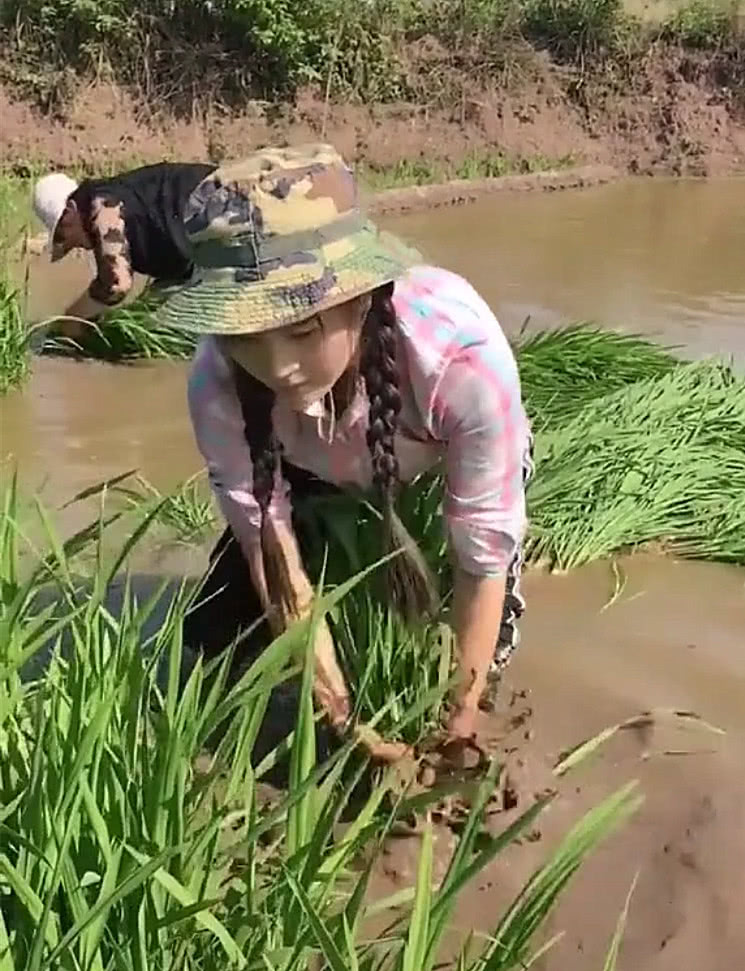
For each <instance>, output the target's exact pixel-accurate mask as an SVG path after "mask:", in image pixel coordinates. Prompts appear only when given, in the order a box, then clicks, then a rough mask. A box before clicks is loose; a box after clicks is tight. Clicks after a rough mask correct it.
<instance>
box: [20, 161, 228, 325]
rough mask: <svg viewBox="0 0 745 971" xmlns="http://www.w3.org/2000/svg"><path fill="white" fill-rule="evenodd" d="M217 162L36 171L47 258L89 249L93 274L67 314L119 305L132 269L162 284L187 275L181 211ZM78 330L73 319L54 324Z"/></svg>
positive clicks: (91, 314) (88, 314)
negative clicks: (115, 170)
mask: <svg viewBox="0 0 745 971" xmlns="http://www.w3.org/2000/svg"><path fill="white" fill-rule="evenodd" d="M214 169H215V166H214V165H210V164H205V163H181V162H161V163H159V164H157V165H146V166H144V167H142V168H137V169H132V170H131V171H129V172H123V173H121V174H119V175H114V176H112V177H111V178H108V179H85V180H84V181H83V182H81V183H80V184H78V183H76V182H75V181H74V180H73V179H71V178H69V176H67V175H65V174H64V173H62V172H55V173H52V174H50V175H46V176H44V177H43V178H41V179H40V180H39V181H38V182H37V184H36V186H35V189H34V203H33V204H34V211H35V212H36V215H37V216H38V217H39V219H40V220H41V221H42V222H43V224H44V225H45V227H46V228H47V230H48V231H49V248H50V250H51V259H52V261H53V262H55V261H57V260H60V259H62V258H63V257H64V256H66V255H67V254H68V253H69V252H70V251H71V250H73V249H78V248H79V249H82V250H89V251H91V252H92V254H93V257H94V260H95V267H96V276H95V278H94V279H93V281H92V282H91V284H90V286H89V287H88V289H87V291H86V292H85V293H84V294H81V296H80V297H79V298H78V299H77V300H75V302H74V303H73V304H72V305H71V306H70V307H68V308H67V310H66V311H65V315H64V316H66V317H71V318H73V317H74V318H83V319H84V320H93V319H95V318H96V317H98V316H99V315H100V314H101V313H103V312H104V311H105V310H107V309H109V308H110V307H113V306H116V305H117V304H119V303H120V302H121V301H122V300H124V298H125V297H126V296H127V294H128V293H129V292H130V290H131V289H132V284H133V282H134V275H135V273H139V274H142V275H143V276H147V277H150V278H151V279H152V280H153V281H154V282H155V283H156V285H158V286H160V287H165V286H169V285H175V284H179V283H183V282H184V281H185V280H187V279H188V278H189V276H190V275H191V271H192V263H191V259H190V257H189V252H188V246H187V241H186V236H185V234H184V229H183V225H182V220H181V212H182V209H183V206H184V204H185V203H186V200H187V199H188V197H189V195H190V194H191V192H192V190H193V189H195V188H196V187H197V185H199V183H200V182H201V181H202V180H203V179H204V178H206V177H207V176H208V175H209V174H210V173H211V172H212V171H214ZM60 329H61V330H62V331H63V333H65V334H66V335H67V336H68V337H75V336H79V333H80V329H81V325H80V324H79V323H78V324H76V323H75V322H74V321H69V322H68V323H67V324H63V325H62V327H61V328H60Z"/></svg>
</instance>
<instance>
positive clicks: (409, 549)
mask: <svg viewBox="0 0 745 971" xmlns="http://www.w3.org/2000/svg"><path fill="white" fill-rule="evenodd" d="M392 298H393V284H392V283H388V284H386V285H385V286H382V287H379V288H378V289H377V290H376V291H375V292H374V293H373V295H372V302H371V304H370V309H369V311H368V313H367V317H366V318H365V323H364V325H363V329H362V338H363V343H362V354H361V357H360V372H361V374H362V378H363V380H364V382H365V389H366V391H367V397H368V399H369V402H370V412H369V421H368V428H367V447H368V449H369V451H370V458H371V460H372V472H373V485H374V486H375V489H376V491H377V493H378V496H379V499H380V502H381V505H382V510H383V523H384V533H383V535H384V546H383V550H384V552H386V553H392V552H394V551H401V552H400V553H399V555H398V556H395V557H393V559H391V560H389V562H388V583H389V587H390V594H391V598H392V601H393V604H394V605H395V607H396V608H397V609H398V611H399V612H400V613H401V614H402V616H403V617H404V618H405V619H407V620H410V621H412V620H416V619H421V618H422V617H423V616H429V615H431V614H433V613H434V612H435V611H436V609H437V595H436V592H435V583H434V580H433V578H432V576H431V573H430V571H429V568H428V567H427V564H426V562H425V560H424V557H423V556H422V552H421V550H420V549H419V547H418V546H417V544H416V542H415V541H414V539H413V538H412V536H411V534H410V533H409V532H408V530H407V529H406V527H405V526H404V524H403V523H402V522H401V520H400V518H399V517H398V515H397V513H396V495H397V493H398V487H399V467H398V459H397V457H396V450H395V444H394V440H395V434H396V428H397V427H398V418H399V415H400V413H401V392H400V391H399V387H398V367H397V362H396V347H397V337H396V311H395V308H394V306H393V299H392Z"/></svg>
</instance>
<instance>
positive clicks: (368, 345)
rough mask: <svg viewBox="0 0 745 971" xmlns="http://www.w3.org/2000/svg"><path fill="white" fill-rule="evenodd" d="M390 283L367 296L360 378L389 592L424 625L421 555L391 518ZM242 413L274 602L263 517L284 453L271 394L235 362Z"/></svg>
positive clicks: (428, 579) (277, 579) (394, 385)
mask: <svg viewBox="0 0 745 971" xmlns="http://www.w3.org/2000/svg"><path fill="white" fill-rule="evenodd" d="M392 297H393V283H388V284H386V285H384V286H382V287H379V288H378V289H377V290H375V291H374V292H373V294H372V299H371V303H370V309H369V310H368V312H367V315H366V317H365V321H364V323H363V327H362V348H361V354H360V361H359V371H360V374H361V376H362V379H363V380H364V382H365V390H366V392H367V396H368V399H369V402H370V408H369V419H368V430H367V447H368V450H369V452H370V458H371V462H372V479H373V485H374V487H375V490H376V492H377V495H378V498H379V501H380V504H381V509H382V513H383V524H384V530H383V553H394V552H396V553H397V554H398V555H396V556H393V557H392V558H391V559H390V560H389V561H388V564H387V580H388V585H389V593H390V596H391V600H392V602H393V605H394V607H395V608H396V609H397V610H398V612H399V613H400V614H401V615H402V616H403V617H404V619H406V620H408V621H414V620H417V619H419V620H421V618H422V617H425V616H431V615H432V614H434V613H435V612H436V610H437V605H438V597H437V592H436V584H435V581H434V579H433V577H432V575H431V572H430V570H429V568H428V566H427V564H426V562H425V559H424V557H423V555H422V552H421V550H420V549H419V547H418V546H417V544H416V542H415V541H414V539H413V538H412V536H411V535H410V533H409V532H408V530H407V529H406V527H405V526H404V524H403V523H402V522H401V520H400V518H399V516H398V515H397V513H396V496H397V493H398V487H399V465H398V459H397V457H396V451H395V444H394V440H395V434H396V428H397V427H398V419H399V415H400V412H401V393H400V391H399V386H398V367H397V362H396V347H397V339H396V311H395V308H394V306H393V299H392ZM233 372H234V377H235V381H236V389H237V391H238V397H239V400H240V401H241V406H242V409H243V415H244V422H245V434H246V440H247V442H248V446H249V449H250V451H251V463H252V465H253V494H254V497H255V498H256V501H257V502H258V504H259V508H260V510H261V516H262V550H263V555H264V572H265V576H266V581H267V589H268V591H269V596H270V599H271V600H272V602H276V601H277V599H278V595H279V594H280V592H281V591H286V589H287V584H288V583H289V575H288V573H287V571H286V569H285V568H284V563H283V559H282V557H281V556H278V555H277V553H278V551H277V547H276V543H275V542H274V541H273V537H272V533H271V530H270V528H269V517H268V516H267V515H266V513H267V509H268V508H269V503H270V502H271V498H272V492H273V489H274V483H275V477H276V475H277V471H278V468H279V464H280V459H281V454H282V446H281V444H280V442H279V440H278V439H277V437H276V435H275V432H274V428H273V425H272V407H273V404H274V393H273V392H272V391H271V390H270V389H269V388H267V387H266V386H265V385H263V384H261V382H259V381H258V380H257V379H256V378H254V377H252V376H251V375H250V374H248V372H246V371H245V370H244V369H243V368H242V367H240V366H239V365H238V364H237V363H234V365H233Z"/></svg>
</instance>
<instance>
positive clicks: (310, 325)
mask: <svg viewBox="0 0 745 971" xmlns="http://www.w3.org/2000/svg"><path fill="white" fill-rule="evenodd" d="M317 330H318V321H317V320H316V319H313V320H309V321H307V322H306V323H303V324H301V325H299V326H298V327H293V329H292V331H291V332H290V333H291V336H292V338H293V339H294V340H302V339H303V338H304V337H310V335H311V334H315V332H316V331H317Z"/></svg>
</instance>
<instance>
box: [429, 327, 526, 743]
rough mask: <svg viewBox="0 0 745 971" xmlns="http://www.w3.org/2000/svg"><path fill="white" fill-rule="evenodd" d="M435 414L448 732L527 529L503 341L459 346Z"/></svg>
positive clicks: (486, 652) (464, 724)
mask: <svg viewBox="0 0 745 971" xmlns="http://www.w3.org/2000/svg"><path fill="white" fill-rule="evenodd" d="M494 328H495V329H496V328H498V325H497V324H496V321H495V322H494ZM497 332H498V331H497ZM498 333H500V332H498ZM500 337H501V333H500ZM432 414H433V418H434V423H433V424H434V430H435V431H436V433H437V435H438V437H439V438H441V440H443V441H444V442H445V444H446V490H445V501H444V513H445V518H446V520H447V524H448V533H449V539H450V544H451V550H452V552H453V554H454V558H455V567H456V570H455V589H454V609H453V626H454V629H455V634H456V644H457V649H458V674H459V675H460V680H459V685H458V688H457V689H456V693H455V698H454V701H455V709H454V711H453V716H452V720H451V724H450V731H451V733H452V734H453V735H456V736H459V737H468V736H469V735H470V734H471V733H472V732H473V728H474V723H475V720H476V714H477V711H478V703H479V699H480V697H481V695H482V693H483V691H484V688H485V687H486V679H487V674H488V671H489V667H490V663H491V661H492V659H493V658H494V656H495V651H496V648H497V643H498V640H499V634H500V627H501V623H502V613H503V607H504V597H505V583H506V577H507V573H508V570H509V566H510V563H511V561H512V559H513V558H514V556H515V554H516V552H517V549H518V545H519V543H520V542H521V540H522V536H523V532H524V528H525V492H524V486H523V469H522V466H523V458H524V453H525V449H526V447H527V443H528V425H527V420H526V418H525V413H524V410H523V406H522V401H521V396H520V384H519V379H518V376H517V369H516V367H515V364H514V360H513V359H512V356H511V352H510V351H509V348H508V347H507V346H506V342H505V344H504V345H501V346H500V342H497V341H494V340H493V339H491V338H490V337H489V336H488V335H487V336H486V337H485V338H484V339H483V340H482V341H479V340H474V341H473V343H472V344H471V345H470V346H468V347H466V348H464V349H463V350H462V351H460V352H459V353H458V354H457V355H456V356H455V357H454V358H453V360H452V361H451V362H450V363H449V364H448V366H447V368H446V369H445V372H444V374H443V375H442V378H441V380H440V383H439V385H438V387H437V390H436V393H435V395H434V398H433V408H432Z"/></svg>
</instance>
